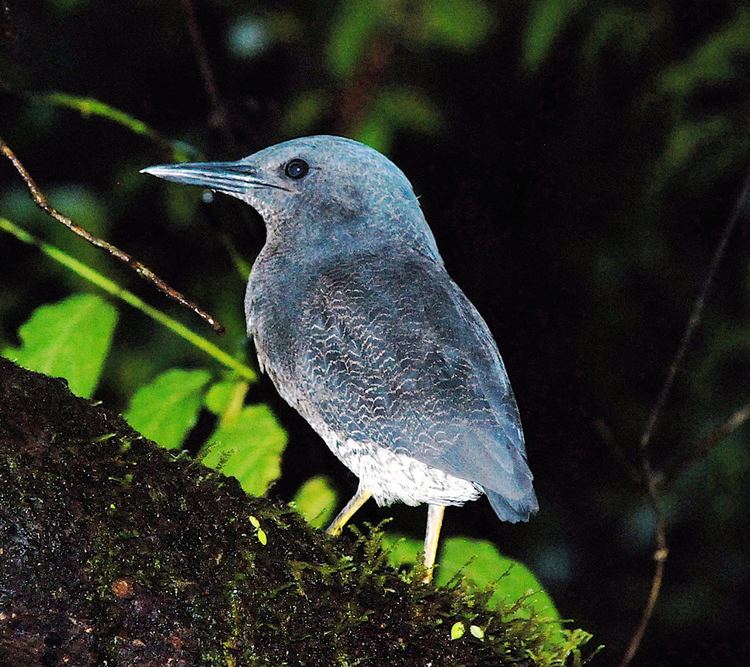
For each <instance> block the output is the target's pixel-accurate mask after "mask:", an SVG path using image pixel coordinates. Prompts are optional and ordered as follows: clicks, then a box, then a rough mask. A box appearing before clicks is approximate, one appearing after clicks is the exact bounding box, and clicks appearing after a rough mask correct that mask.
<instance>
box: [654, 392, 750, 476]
mask: <svg viewBox="0 0 750 667" xmlns="http://www.w3.org/2000/svg"><path fill="white" fill-rule="evenodd" d="M748 420H750V403H747V404H746V405H743V406H742V407H741V408H739V409H737V410H735V411H734V412H733V413H732V414H731V415H729V417H727V419H725V420H724V421H723V422H722V423H721V424H719V425H718V426H717V427H716V428H715V429H713V430H712V431H711V432H710V433H709V434H708V435H707V436H705V437H704V438H701V440H699V441H698V442H697V443H696V444H695V445H693V446H692V447H691V448H690V451H689V453H688V454H687V455H686V456H683V457H682V458H681V459H678V460H677V461H676V462H674V463H673V464H672V465H670V466H669V477H670V478H674V477H677V476H678V475H679V474H680V473H681V472H683V471H684V470H687V469H688V468H689V467H690V466H691V465H693V463H695V462H696V461H699V460H701V459H703V458H705V457H706V456H707V455H708V454H709V453H710V452H711V450H712V449H714V447H716V446H717V445H719V444H720V443H721V442H723V441H724V440H725V439H726V438H727V437H728V436H730V435H731V434H732V433H734V432H735V431H736V430H737V429H738V428H740V426H742V425H743V424H745V422H747V421H748Z"/></svg>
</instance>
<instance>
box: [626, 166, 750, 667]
mask: <svg viewBox="0 0 750 667" xmlns="http://www.w3.org/2000/svg"><path fill="white" fill-rule="evenodd" d="M749 192H750V171H749V172H748V173H747V175H746V176H745V181H744V183H743V185H742V190H741V191H740V193H739V195H738V196H737V199H736V200H735V202H734V207H733V208H732V213H731V215H730V216H729V218H728V219H727V222H726V224H725V225H724V229H723V230H722V233H721V236H720V237H719V242H718V243H717V245H716V249H715V250H714V254H713V257H712V258H711V263H710V264H709V266H708V271H707V273H706V277H705V279H704V281H703V285H702V286H701V289H700V292H699V293H698V296H697V298H696V300H695V302H694V303H693V308H692V311H691V312H690V317H689V318H688V321H687V324H686V325H685V330H684V331H683V333H682V338H681V339H680V344H679V345H678V346H677V351H676V352H675V355H674V358H673V359H672V363H671V364H670V365H669V368H668V370H667V376H666V378H665V379H664V384H663V385H662V387H661V390H660V391H659V395H658V397H657V399H656V402H655V403H654V406H653V407H652V408H651V412H650V414H649V416H648V419H647V420H646V424H645V426H644V428H643V433H642V434H641V439H640V441H639V443H638V445H639V452H640V463H641V470H642V473H643V480H644V482H645V484H646V492H647V495H648V499H649V502H650V504H651V508H652V510H653V512H654V523H655V532H656V549H655V550H654V561H656V565H655V567H654V574H653V576H652V578H651V589H650V591H649V595H648V598H647V599H646V604H645V605H644V607H643V611H642V612H641V619H640V621H639V623H638V626H637V627H636V629H635V632H634V633H633V636H632V637H631V638H630V641H629V642H628V647H627V649H626V650H625V654H624V655H623V657H622V660H621V661H620V665H619V667H627V666H628V665H629V664H630V662H631V661H632V660H633V658H634V657H635V655H636V654H637V653H638V649H639V648H640V645H641V641H642V640H643V636H644V634H645V632H646V628H647V627H648V624H649V622H650V621H651V616H652V615H653V613H654V608H655V607H656V602H657V601H658V599H659V593H660V592H661V585H662V581H663V580H664V569H665V567H666V561H667V557H668V555H669V547H668V544H667V531H666V522H665V520H664V515H663V514H662V511H661V508H660V506H659V489H658V483H659V480H658V479H657V476H656V475H655V474H654V471H653V470H652V468H651V463H650V462H649V457H648V445H649V443H650V442H651V438H652V437H653V435H654V433H655V431H656V427H657V425H658V423H659V418H660V417H661V414H662V411H663V409H664V406H665V405H666V403H667V400H668V399H669V394H670V393H671V391H672V386H673V385H674V380H675V377H676V375H677V371H678V370H679V368H680V366H681V365H682V361H683V359H684V358H685V354H686V352H687V350H688V347H689V346H690V341H691V340H692V338H693V334H694V333H695V330H696V329H697V328H698V325H699V324H700V322H701V319H702V318H703V310H704V308H705V305H706V302H707V300H708V295H709V293H710V291H711V287H712V286H713V282H714V279H715V277H716V273H717V271H718V269H719V266H720V265H721V261H722V260H723V259H724V255H725V254H726V249H727V245H728V244H729V239H730V238H731V236H732V232H733V231H734V229H735V227H736V226H737V222H738V220H739V219H740V216H741V214H742V212H743V209H744V207H745V204H746V202H747V198H748V193H749ZM748 409H749V410H750V406H749V407H748ZM738 412H739V416H738V413H735V414H734V415H733V416H732V417H730V419H729V420H728V421H727V422H725V424H724V425H722V426H724V427H726V428H732V425H733V424H735V423H737V426H739V424H740V423H742V422H744V421H745V420H746V419H748V417H749V416H750V415H747V416H745V415H744V413H743V411H742V410H740V411H738ZM733 418H734V419H733ZM727 425H728V426H727ZM737 426H734V427H733V428H737ZM729 432H731V431H729ZM723 437H725V435H722V431H721V427H720V428H719V433H718V435H717V438H716V440H715V441H713V440H710V441H709V442H707V443H706V445H705V446H707V447H708V448H709V449H710V448H711V447H714V446H716V444H717V443H718V442H719V441H720V440H721V439H722V438H723ZM709 438H711V436H709ZM705 446H704V447H705ZM706 451H708V450H706Z"/></svg>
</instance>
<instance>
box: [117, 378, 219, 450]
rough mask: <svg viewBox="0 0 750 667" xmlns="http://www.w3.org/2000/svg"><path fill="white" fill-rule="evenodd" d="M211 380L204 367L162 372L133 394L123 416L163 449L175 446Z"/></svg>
mask: <svg viewBox="0 0 750 667" xmlns="http://www.w3.org/2000/svg"><path fill="white" fill-rule="evenodd" d="M210 379H211V374H210V373H209V372H208V371H206V370H195V371H188V370H183V369H181V368H173V369H171V370H168V371H164V372H163V373H161V374H159V375H158V376H157V377H156V378H154V380H153V381H152V382H150V383H149V384H145V385H143V386H142V387H140V388H139V389H138V391H136V392H135V394H133V397H132V398H131V399H130V407H129V408H128V409H127V411H126V412H125V414H124V415H123V416H124V417H125V419H127V420H128V423H129V424H130V425H131V426H132V427H133V428H134V429H135V430H136V431H138V432H140V433H142V434H143V435H145V436H146V437H147V438H149V439H151V440H153V441H154V442H156V443H158V444H160V445H161V446H162V447H164V448H165V449H176V448H177V447H180V446H181V445H182V443H183V442H184V440H185V436H187V434H188V432H189V431H190V429H191V428H193V426H195V422H196V421H197V419H198V410H200V407H201V403H202V400H203V393H204V389H205V387H206V385H207V384H208V382H209V380H210Z"/></svg>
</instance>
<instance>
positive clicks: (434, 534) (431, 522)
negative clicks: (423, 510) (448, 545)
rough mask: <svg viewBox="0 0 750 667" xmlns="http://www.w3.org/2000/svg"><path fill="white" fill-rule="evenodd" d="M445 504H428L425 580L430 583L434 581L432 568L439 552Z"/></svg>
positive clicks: (425, 539)
mask: <svg viewBox="0 0 750 667" xmlns="http://www.w3.org/2000/svg"><path fill="white" fill-rule="evenodd" d="M443 514H445V506H444V505H428V506H427V530H426V531H425V535H424V566H425V569H426V570H427V571H426V572H425V575H424V578H423V579H422V581H424V582H425V583H426V584H429V583H430V582H431V581H432V569H433V568H434V567H435V555H436V554H437V548H438V541H439V540H440V527H441V526H442V525H443Z"/></svg>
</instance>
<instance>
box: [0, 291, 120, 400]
mask: <svg viewBox="0 0 750 667" xmlns="http://www.w3.org/2000/svg"><path fill="white" fill-rule="evenodd" d="M116 324H117V311H116V310H115V308H114V307H113V306H111V305H110V304H109V303H107V302H106V301H104V299H101V298H100V297H98V296H94V295H93V294H77V295H75V296H71V297H68V298H67V299H63V300H62V301H60V302H59V303H55V304H47V305H44V306H39V308H37V309H36V310H35V311H34V312H33V313H32V314H31V317H30V318H29V319H28V320H27V321H26V322H25V323H24V324H22V325H21V327H20V328H19V329H18V337H19V339H20V340H21V345H20V347H18V348H6V349H5V350H3V356H4V357H8V358H9V359H13V360H14V361H16V362H18V363H19V364H20V365H21V366H24V367H25V368H28V369H30V370H32V371H38V372H40V373H44V374H45V375H51V376H53V377H63V378H65V379H66V380H67V381H68V385H69V386H70V390H71V391H72V392H73V393H74V394H77V395H78V396H83V397H86V398H88V397H90V396H91V395H92V394H93V393H94V390H95V389H96V385H97V384H98V382H99V378H100V376H101V373H102V368H103V367H104V361H105V360H106V358H107V354H108V353H109V348H110V345H111V343H112V334H113V333H114V330H115V325H116Z"/></svg>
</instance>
